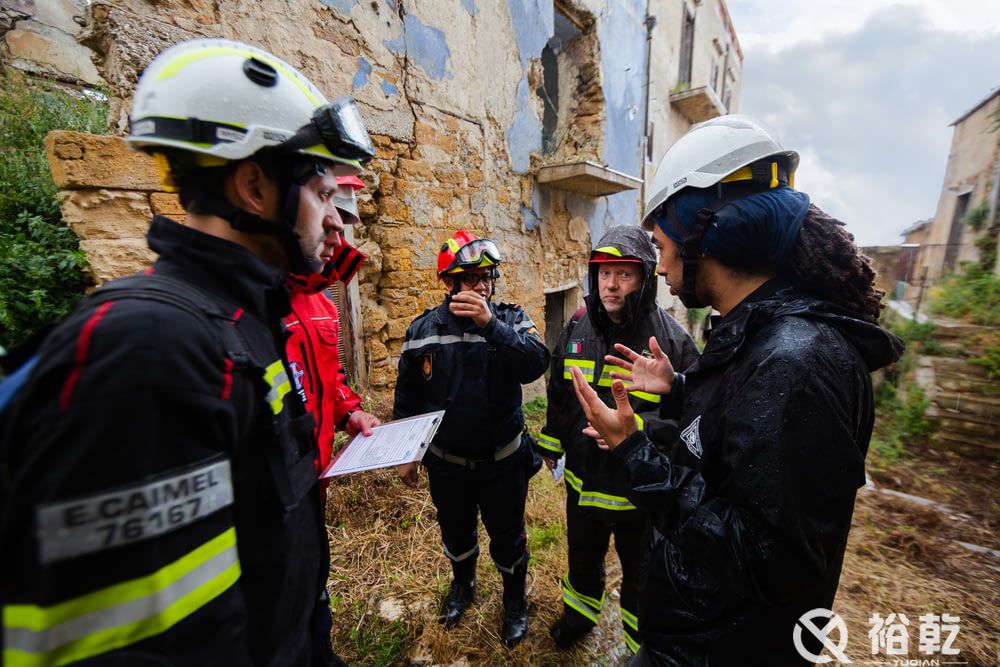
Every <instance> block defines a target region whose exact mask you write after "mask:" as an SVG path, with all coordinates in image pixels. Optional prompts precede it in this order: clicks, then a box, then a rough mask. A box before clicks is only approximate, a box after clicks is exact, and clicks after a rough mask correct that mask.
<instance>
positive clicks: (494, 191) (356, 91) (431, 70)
mask: <svg viewBox="0 0 1000 667" xmlns="http://www.w3.org/2000/svg"><path fill="white" fill-rule="evenodd" d="M3 1H5V2H6V1H10V0H3ZM579 4H580V9H581V10H582V11H586V12H590V13H591V14H592V15H593V16H595V17H596V26H595V31H596V33H597V36H598V42H599V49H598V53H595V54H594V57H600V59H601V60H600V63H599V66H598V65H597V64H596V63H592V64H591V68H590V70H588V71H591V72H597V71H599V72H600V85H601V88H602V91H603V94H604V96H605V98H606V100H607V108H606V109H605V110H604V111H603V113H602V114H596V121H595V122H596V123H597V125H596V127H597V130H595V131H599V133H600V134H602V135H603V138H604V147H602V148H601V150H599V151H597V154H596V155H594V156H592V157H596V158H597V159H598V160H601V161H604V162H607V163H609V165H610V166H611V167H612V168H616V169H619V170H622V171H625V172H627V173H637V172H638V166H637V165H638V164H640V162H639V161H640V160H641V156H640V154H639V150H638V148H637V147H639V146H641V143H640V142H641V116H640V114H638V113H637V111H638V110H639V108H638V103H637V101H636V99H635V95H638V94H641V76H642V74H641V73H642V72H643V70H644V59H643V58H644V52H643V51H642V48H641V47H642V44H643V43H644V42H643V40H644V30H643V27H642V18H643V11H644V9H643V7H644V3H643V2H641V1H640V0H628V1H627V2H621V3H620V2H613V3H603V2H598V1H597V0H586V1H583V0H581V2H580V3H579ZM605 5H607V6H605ZM552 12H553V6H552V2H551V0H509V1H508V2H507V3H501V2H476V0H463V2H461V3H455V2H451V1H450V0H437V1H431V2H420V3H416V2H407V1H404V0H395V1H394V0H381V1H375V2H359V1H357V0H252V1H251V0H229V1H227V2H223V3H219V2H214V1H211V0H158V1H153V0H149V1H143V0H115V1H111V0H96V1H95V2H94V3H93V4H92V5H90V7H89V8H88V9H87V12H86V27H85V29H84V30H83V32H82V33H81V35H80V38H79V40H80V43H81V44H82V45H84V46H86V47H87V48H89V49H91V50H92V51H93V52H94V56H93V60H94V62H95V64H96V69H97V70H98V71H99V73H100V75H101V77H102V78H103V80H104V81H105V82H106V85H107V88H108V92H109V97H110V101H111V114H110V115H111V118H110V125H111V130H112V132H113V133H117V134H119V135H120V134H124V133H125V132H126V131H127V115H128V114H127V111H128V108H129V105H130V95H131V91H132V90H133V88H134V86H135V82H136V81H137V79H138V76H139V74H140V73H141V71H142V69H143V68H144V67H145V66H146V65H147V64H148V62H149V61H150V60H151V59H152V58H153V57H154V56H155V55H156V54H157V53H159V52H160V51H162V50H163V49H164V48H166V47H167V46H169V45H170V44H172V43H175V42H177V41H181V40H183V39H188V38H192V37H198V36H221V37H228V38H233V39H239V40H242V41H247V42H249V43H253V44H256V45H259V46H261V47H263V48H266V49H268V50H270V51H272V52H274V53H275V54H276V55H278V56H280V57H282V58H283V59H285V60H287V61H289V62H290V63H292V64H293V65H295V66H296V67H298V68H300V69H301V70H302V71H303V73H304V74H305V75H306V76H308V77H309V78H310V79H311V80H313V81H314V82H315V83H316V84H317V86H318V87H319V88H320V89H321V90H323V91H324V92H325V93H326V94H327V95H328V97H331V98H332V97H335V96H337V95H341V94H351V95H353V96H354V97H355V98H356V99H357V100H358V101H359V103H360V105H361V108H362V113H363V115H364V117H365V119H366V122H367V124H368V126H369V129H370V131H371V133H372V134H373V139H374V141H375V144H376V147H377V157H376V159H375V160H374V161H373V162H372V163H371V164H370V165H369V168H368V169H367V171H366V173H365V176H364V178H365V180H366V183H367V184H368V185H369V187H368V189H367V190H365V191H363V193H362V194H361V217H362V224H361V225H359V226H358V228H357V229H356V230H355V242H356V244H357V245H359V246H360V247H361V249H362V250H363V251H364V252H366V253H367V254H368V255H369V256H370V258H371V260H370V262H369V264H368V266H367V267H366V268H365V269H364V271H363V272H362V274H361V275H360V297H361V310H362V320H363V334H364V336H363V340H364V350H365V356H366V361H365V363H366V366H367V368H366V369H365V370H366V371H367V373H366V375H367V378H368V384H369V386H370V388H372V389H374V390H376V391H379V390H386V389H388V388H390V387H391V386H392V383H393V382H394V379H395V367H396V358H397V355H398V353H399V349H400V347H401V343H402V338H403V336H404V335H405V330H406V327H407V325H408V324H409V322H410V321H411V320H412V319H413V317H415V316H416V315H417V314H419V313H420V312H422V310H423V309H425V308H428V307H431V306H433V305H435V304H436V303H438V302H439V301H440V299H441V298H442V297H443V295H444V292H443V290H442V289H441V288H440V286H439V283H438V282H437V280H436V278H435V274H434V271H435V257H436V253H437V250H438V248H439V246H440V244H441V242H442V241H443V240H444V238H446V237H447V236H448V235H449V234H450V233H451V232H453V231H455V230H456V229H460V228H469V229H472V230H474V231H477V232H479V233H481V234H485V235H488V236H491V237H493V238H494V239H496V240H497V241H498V242H499V243H500V244H501V247H502V248H503V250H504V252H505V253H506V255H507V257H508V264H507V266H506V268H505V271H504V272H503V278H502V281H501V284H500V287H499V295H498V298H500V299H502V300H508V301H515V302H519V303H521V304H522V305H524V306H525V307H526V309H527V310H528V312H529V313H530V314H531V315H532V316H533V318H534V319H535V321H536V322H537V323H538V324H539V325H540V326H543V325H544V319H545V316H544V305H545V297H544V290H545V289H547V288H548V289H551V288H553V287H555V286H564V285H567V284H572V283H575V284H577V285H580V286H582V285H583V281H584V276H585V273H586V271H585V262H586V258H587V255H588V253H589V251H590V247H591V242H592V240H596V237H597V236H599V235H600V234H602V233H603V232H604V231H605V230H606V229H607V228H608V227H610V226H612V225H614V224H622V223H631V224H634V223H635V221H636V214H637V193H635V192H626V193H622V194H618V195H614V196H611V197H606V198H597V199H593V198H584V197H580V196H578V195H573V194H571V193H564V192H560V191H549V190H544V189H540V188H539V187H538V186H537V184H536V183H535V181H534V178H533V173H532V167H533V164H534V163H536V162H537V155H536V153H537V152H538V149H539V147H540V138H541V123H540V118H541V115H542V108H541V104H540V100H539V99H538V98H537V96H536V95H535V93H534V90H533V89H532V88H531V87H530V85H529V81H528V78H529V72H530V71H531V70H532V68H533V67H537V64H536V62H537V59H538V58H539V56H540V54H541V49H542V48H543V47H544V45H545V43H546V42H547V40H548V39H549V37H551V35H552V32H553V22H552ZM632 42H635V45H637V49H632V50H634V51H636V53H631V51H629V50H628V49H622V45H623V44H626V43H628V44H631V43H632ZM615 49H621V50H622V51H623V53H620V54H616V56H615V57H611V58H609V57H608V54H611V53H613V52H614V51H615ZM633 58H638V60H637V61H633V60H632V59H633ZM588 85H592V84H588ZM633 87H634V88H635V90H637V91H639V92H630V90H629V89H631V88H633ZM612 116H614V117H615V120H609V121H605V118H610V117H612ZM602 125H603V127H602ZM51 143H52V145H51V146H50V161H53V163H58V162H60V161H61V162H63V163H65V164H63V166H62V168H65V166H66V164H68V163H70V162H75V163H79V164H78V172H79V174H81V177H80V178H78V179H77V180H75V181H71V180H67V179H63V180H62V185H60V188H61V189H62V190H63V192H62V194H61V197H62V198H63V201H64V206H63V210H64V215H65V217H66V218H67V220H68V221H69V222H70V223H71V225H72V226H73V228H74V229H76V230H77V231H78V233H79V234H80V235H81V238H82V245H83V247H84V249H85V250H86V251H87V253H88V258H89V259H90V261H91V264H92V266H93V267H94V270H95V275H96V277H97V278H98V280H105V279H109V278H111V277H114V276H115V275H120V274H121V273H126V272H128V271H130V270H134V269H136V268H139V267H140V266H141V265H142V264H143V263H146V262H148V261H149V259H150V258H149V255H148V253H147V252H145V251H144V247H143V244H142V226H141V224H138V223H137V221H138V220H140V219H142V218H146V217H148V215H149V214H150V213H151V212H163V213H168V214H173V215H174V216H178V217H179V216H180V214H181V212H180V211H179V210H178V209H177V204H176V200H175V199H174V198H172V197H171V196H169V195H166V194H164V193H162V192H159V191H158V186H157V185H156V184H155V179H153V178H152V176H150V173H149V171H148V169H149V165H148V164H145V166H142V167H136V166H134V165H138V164H140V163H143V162H144V158H143V157H142V156H139V155H138V154H130V153H128V152H127V151H126V150H125V149H124V145H123V144H122V143H121V141H120V139H117V138H105V139H102V138H94V137H87V136H86V135H83V136H75V137H73V136H69V135H63V136H62V137H61V138H58V139H56V138H54V139H53V141H52V142H51ZM612 147H613V148H612ZM112 154H113V155H114V157H115V160H116V161H115V162H114V163H113V164H111V165H110V166H109V165H105V166H104V167H100V166H95V165H94V164H91V165H90V166H89V167H87V168H84V167H82V166H79V165H80V164H82V163H86V162H91V161H97V162H100V161H101V160H104V159H106V158H107V157H108V156H109V155H112ZM118 160H121V161H118ZM54 169H55V166H54ZM95 169H96V171H98V172H101V171H102V170H103V171H108V170H109V169H110V171H111V174H110V175H108V174H105V176H107V177H102V176H85V175H83V174H86V173H89V172H92V171H94V170H95ZM130 172H135V173H140V172H141V173H143V174H145V180H144V181H143V182H142V183H134V182H133V183H121V182H118V181H120V180H121V179H120V178H119V176H120V175H121V174H123V173H130ZM88 179H89V181H88ZM57 180H58V179H57ZM115 220H119V221H120V223H117V222H114V221H115ZM104 221H107V222H104ZM116 253H120V254H116Z"/></svg>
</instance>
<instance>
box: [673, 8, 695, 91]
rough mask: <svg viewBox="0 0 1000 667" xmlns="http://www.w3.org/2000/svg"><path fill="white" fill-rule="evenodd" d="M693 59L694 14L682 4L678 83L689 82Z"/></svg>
mask: <svg viewBox="0 0 1000 667" xmlns="http://www.w3.org/2000/svg"><path fill="white" fill-rule="evenodd" d="M693 60H694V14H692V13H691V10H689V9H688V8H687V5H685V6H684V23H683V24H682V25H681V67H680V70H679V71H678V73H677V83H678V84H685V83H686V84H688V85H690V84H691V64H692V61H693Z"/></svg>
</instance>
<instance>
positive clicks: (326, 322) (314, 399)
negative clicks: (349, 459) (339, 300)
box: [285, 243, 366, 471]
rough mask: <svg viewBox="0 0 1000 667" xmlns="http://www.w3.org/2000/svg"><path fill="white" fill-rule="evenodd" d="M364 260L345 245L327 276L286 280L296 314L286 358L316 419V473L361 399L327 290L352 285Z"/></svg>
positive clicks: (288, 321) (289, 324)
mask: <svg viewBox="0 0 1000 667" xmlns="http://www.w3.org/2000/svg"><path fill="white" fill-rule="evenodd" d="M365 259H366V257H365V256H364V254H362V253H361V252H359V251H358V250H356V249H355V248H353V247H351V246H350V245H348V244H346V243H344V244H343V245H342V246H341V247H340V248H339V249H338V251H337V253H336V255H335V256H334V257H333V259H332V260H331V262H330V264H331V266H332V267H333V269H332V270H331V271H330V273H329V275H327V276H322V275H319V274H312V275H309V276H294V275H289V276H288V280H287V284H288V291H289V292H290V293H291V297H292V312H291V313H289V314H288V316H287V317H286V318H285V327H286V328H287V329H288V333H289V338H288V343H287V345H286V348H287V353H288V362H289V368H290V370H291V372H292V382H293V386H294V387H295V388H296V389H297V390H298V392H299V395H300V396H301V397H302V401H303V402H304V403H305V405H306V408H307V409H308V410H309V412H311V413H312V415H313V417H314V418H315V420H316V441H317V443H318V445H319V460H318V461H317V462H316V465H317V471H321V470H323V469H324V468H325V467H326V466H327V464H328V463H329V462H330V453H331V451H332V449H333V436H334V433H335V432H336V429H337V426H342V425H343V424H342V423H343V421H344V419H345V417H346V416H347V413H348V412H350V411H352V410H356V409H358V407H359V406H360V405H361V397H360V396H358V395H357V394H356V393H355V392H354V391H353V390H352V389H351V388H350V387H348V386H347V382H346V381H345V377H344V371H343V369H342V368H341V366H340V356H339V348H338V346H337V342H338V340H339V335H340V317H339V315H338V313H337V306H336V305H335V304H334V303H333V300H332V299H331V298H330V297H329V296H328V295H327V293H326V288H327V287H329V286H330V285H332V284H333V282H334V281H336V280H340V281H341V282H343V283H344V284H347V283H349V282H350V281H351V279H352V278H353V277H354V275H355V274H356V273H357V271H358V268H359V267H360V266H361V264H362V263H363V262H364V260H365ZM338 269H339V270H338Z"/></svg>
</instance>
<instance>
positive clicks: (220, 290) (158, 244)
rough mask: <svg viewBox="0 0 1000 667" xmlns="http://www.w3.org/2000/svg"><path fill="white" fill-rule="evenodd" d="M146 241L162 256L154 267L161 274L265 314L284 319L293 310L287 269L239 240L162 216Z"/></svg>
mask: <svg viewBox="0 0 1000 667" xmlns="http://www.w3.org/2000/svg"><path fill="white" fill-rule="evenodd" d="M146 240H147V242H148V243H149V247H150V248H152V249H153V250H154V251H155V252H156V253H157V254H158V255H159V258H158V259H157V260H156V263H155V264H154V265H153V270H154V271H156V272H157V273H161V274H163V275H167V276H171V277H174V278H177V279H180V280H187V281H191V282H193V283H194V284H196V285H197V286H198V287H201V288H204V289H205V290H207V291H208V292H210V293H212V294H215V295H217V296H219V297H221V298H223V299H225V300H227V301H229V302H231V303H232V304H233V305H237V306H240V307H242V308H244V309H246V310H247V311H249V312H252V313H255V314H256V315H259V316H262V317H264V318H268V317H284V316H285V315H287V314H288V312H289V311H290V310H291V306H290V303H289V300H288V290H287V289H285V272H284V271H282V270H281V269H278V268H276V267H274V266H271V265H269V264H266V263H264V262H263V261H262V260H261V259H260V258H259V257H257V255H255V254H254V253H253V252H251V251H250V250H249V249H247V248H244V247H243V246H241V245H239V244H238V243H233V242H232V241H227V240H225V239H221V238H219V237H217V236H212V235H211V234H205V233H204V232H200V231H198V230H197V229H192V228H191V227H187V226H185V225H182V224H180V223H178V222H175V221H173V220H171V219H170V218H167V217H164V216H161V215H158V216H156V217H154V218H153V222H152V223H151V224H150V226H149V232H147V234H146Z"/></svg>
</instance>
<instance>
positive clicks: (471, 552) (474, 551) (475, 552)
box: [441, 544, 479, 563]
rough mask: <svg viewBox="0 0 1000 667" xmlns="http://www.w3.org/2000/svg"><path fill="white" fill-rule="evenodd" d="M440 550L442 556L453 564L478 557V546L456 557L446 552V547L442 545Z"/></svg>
mask: <svg viewBox="0 0 1000 667" xmlns="http://www.w3.org/2000/svg"><path fill="white" fill-rule="evenodd" d="M441 548H443V549H444V555H445V556H447V557H448V560H450V561H451V562H453V563H458V562H461V561H463V560H465V559H466V558H469V557H470V556H478V555H479V545H478V544H477V545H476V546H474V547H472V548H471V549H469V550H468V551H466V552H465V553H464V554H459V555H458V556H456V555H455V554H453V553H451V552H450V551H448V547H446V546H444V545H443V544H442V545H441Z"/></svg>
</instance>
